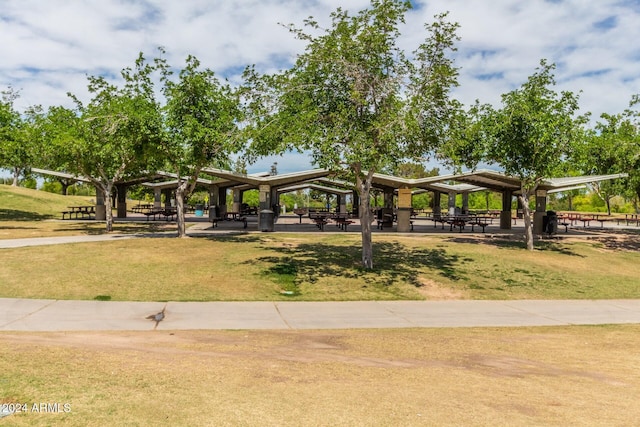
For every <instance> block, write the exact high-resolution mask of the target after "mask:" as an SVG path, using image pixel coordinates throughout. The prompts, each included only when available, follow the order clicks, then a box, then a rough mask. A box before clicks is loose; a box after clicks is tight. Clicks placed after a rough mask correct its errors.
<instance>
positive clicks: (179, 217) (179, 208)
mask: <svg viewBox="0 0 640 427" xmlns="http://www.w3.org/2000/svg"><path fill="white" fill-rule="evenodd" d="M188 184H189V182H188V181H182V182H180V183H179V184H178V188H176V223H177V226H178V237H187V231H186V226H185V218H184V194H185V189H186V188H187V185H188Z"/></svg>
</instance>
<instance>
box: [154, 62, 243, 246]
mask: <svg viewBox="0 0 640 427" xmlns="http://www.w3.org/2000/svg"><path fill="white" fill-rule="evenodd" d="M164 82H165V86H164V93H165V97H166V99H167V104H166V106H165V110H164V111H165V113H166V127H167V137H166V138H165V139H164V140H163V141H162V147H163V149H164V152H165V155H166V159H167V163H168V164H169V167H170V168H171V169H172V171H173V172H175V173H176V174H177V175H178V187H177V189H176V205H177V223H178V236H179V237H185V236H186V231H185V221H184V200H185V198H187V197H188V196H189V195H190V194H191V193H192V192H193V190H194V189H195V186H196V183H197V178H198V175H199V174H200V171H201V170H202V168H203V167H205V166H221V165H226V164H227V163H228V162H229V159H228V155H229V153H230V152H232V151H237V150H236V149H235V144H234V139H233V137H234V133H235V132H236V129H237V123H238V121H239V120H240V118H241V116H240V112H241V110H240V108H239V103H238V101H237V96H236V95H235V94H234V92H233V91H232V90H231V89H230V88H229V86H228V85H223V84H221V83H220V82H219V81H218V80H217V79H216V77H215V75H214V73H213V71H211V70H209V69H205V70H200V62H199V61H198V60H197V59H196V58H195V57H193V56H189V57H188V58H187V61H186V67H185V68H184V69H183V70H182V71H181V72H180V76H179V79H178V81H177V82H172V81H171V80H169V73H168V71H167V69H166V68H165V70H164Z"/></svg>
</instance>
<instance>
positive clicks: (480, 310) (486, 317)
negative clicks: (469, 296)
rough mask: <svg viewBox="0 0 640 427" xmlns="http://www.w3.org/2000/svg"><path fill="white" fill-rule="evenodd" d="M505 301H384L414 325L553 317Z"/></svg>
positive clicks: (529, 322)
mask: <svg viewBox="0 0 640 427" xmlns="http://www.w3.org/2000/svg"><path fill="white" fill-rule="evenodd" d="M505 303H506V301H384V302H380V304H382V305H384V306H385V307H386V308H387V309H388V310H389V311H391V312H393V313H395V314H396V315H397V316H400V317H402V318H404V319H406V320H407V321H408V322H410V323H411V325H413V326H415V327H473V326H547V325H558V324H563V323H559V322H557V321H555V320H553V319H548V318H545V317H542V316H539V315H537V314H535V313H527V312H523V311H522V310H520V309H518V308H512V307H509V306H508V305H505Z"/></svg>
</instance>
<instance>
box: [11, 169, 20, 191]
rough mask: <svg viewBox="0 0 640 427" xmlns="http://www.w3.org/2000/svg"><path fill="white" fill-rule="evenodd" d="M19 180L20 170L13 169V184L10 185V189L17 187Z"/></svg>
mask: <svg viewBox="0 0 640 427" xmlns="http://www.w3.org/2000/svg"><path fill="white" fill-rule="evenodd" d="M19 180H20V168H18V167H14V168H13V183H12V184H11V186H12V187H17V186H18V181H19Z"/></svg>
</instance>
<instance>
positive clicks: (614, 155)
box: [574, 113, 628, 215]
mask: <svg viewBox="0 0 640 427" xmlns="http://www.w3.org/2000/svg"><path fill="white" fill-rule="evenodd" d="M600 118H601V120H600V121H599V122H598V123H596V126H595V128H594V129H592V130H591V131H590V132H589V133H588V137H587V138H585V140H584V143H583V144H581V145H580V147H579V148H578V149H577V150H576V155H575V156H574V157H575V158H576V159H577V162H576V163H577V164H579V165H580V169H581V172H582V173H584V174H585V175H609V174H616V173H621V172H624V168H625V166H626V163H627V161H628V159H627V158H625V151H626V150H625V148H626V147H625V146H624V143H622V141H620V138H621V137H622V135H623V134H625V136H628V133H627V132H625V130H624V126H623V123H624V119H623V117H621V115H610V114H606V113H605V114H602V115H601V116H600ZM591 187H592V189H593V191H594V192H595V193H596V194H597V195H598V197H600V199H602V201H603V202H604V203H605V206H606V208H607V214H608V215H611V199H612V198H613V197H614V196H616V195H618V194H620V193H621V192H622V188H621V185H620V182H619V181H604V182H600V183H593V184H592V186H591Z"/></svg>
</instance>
